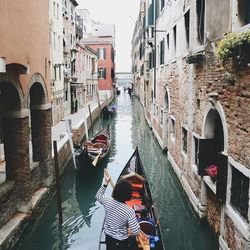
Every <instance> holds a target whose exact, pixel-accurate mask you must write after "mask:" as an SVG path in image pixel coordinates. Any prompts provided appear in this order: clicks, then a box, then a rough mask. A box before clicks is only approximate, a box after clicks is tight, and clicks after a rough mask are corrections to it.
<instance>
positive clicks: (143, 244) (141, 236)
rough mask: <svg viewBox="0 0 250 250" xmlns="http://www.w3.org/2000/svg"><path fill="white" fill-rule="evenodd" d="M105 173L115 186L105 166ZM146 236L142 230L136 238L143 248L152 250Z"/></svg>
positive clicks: (113, 185)
mask: <svg viewBox="0 0 250 250" xmlns="http://www.w3.org/2000/svg"><path fill="white" fill-rule="evenodd" d="M104 174H105V175H106V177H107V178H110V180H109V182H110V184H111V186H112V188H114V187H115V184H114V182H113V180H112V179H111V176H110V174H109V172H108V170H107V169H106V168H104ZM145 237H146V236H145V235H144V233H143V232H142V231H141V232H140V233H139V235H137V236H136V239H137V241H139V242H140V245H141V247H142V249H143V250H150V245H149V244H146V243H145ZM147 241H148V239H147Z"/></svg>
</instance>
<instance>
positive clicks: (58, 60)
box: [49, 0, 64, 125]
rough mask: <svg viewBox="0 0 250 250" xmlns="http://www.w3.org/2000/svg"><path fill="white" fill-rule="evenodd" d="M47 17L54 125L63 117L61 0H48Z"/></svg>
mask: <svg viewBox="0 0 250 250" xmlns="http://www.w3.org/2000/svg"><path fill="white" fill-rule="evenodd" d="M49 17H50V21H49V28H50V62H51V63H50V75H51V83H50V87H51V103H52V125H55V124H57V123H58V122H60V121H61V120H62V119H63V118H64V77H63V67H64V63H63V15H62V1H59V0H50V8H49Z"/></svg>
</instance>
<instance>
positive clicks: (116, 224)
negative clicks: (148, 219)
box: [96, 186, 140, 240]
mask: <svg viewBox="0 0 250 250" xmlns="http://www.w3.org/2000/svg"><path fill="white" fill-rule="evenodd" d="M105 190H106V188H105V187H103V186H102V187H101V188H100V189H99V190H98V192H97V194H96V199H97V200H98V201H99V202H100V203H101V204H102V205H103V206H104V208H105V213H106V218H105V223H104V232H105V234H107V235H109V236H110V237H112V238H114V239H117V240H125V239H127V238H128V227H129V228H130V229H131V232H132V234H133V235H138V234H139V232H140V226H139V223H138V221H137V219H136V216H135V211H134V210H133V209H132V208H131V207H129V206H128V205H127V204H125V203H122V202H119V201H117V200H115V199H113V198H112V197H110V196H106V195H104V192H105Z"/></svg>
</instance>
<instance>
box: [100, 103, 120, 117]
mask: <svg viewBox="0 0 250 250" xmlns="http://www.w3.org/2000/svg"><path fill="white" fill-rule="evenodd" d="M116 110H117V106H116V105H115V104H114V105H112V106H109V107H108V106H105V107H104V108H103V109H102V115H103V117H104V118H110V117H111V116H113V115H114V114H115V113H116Z"/></svg>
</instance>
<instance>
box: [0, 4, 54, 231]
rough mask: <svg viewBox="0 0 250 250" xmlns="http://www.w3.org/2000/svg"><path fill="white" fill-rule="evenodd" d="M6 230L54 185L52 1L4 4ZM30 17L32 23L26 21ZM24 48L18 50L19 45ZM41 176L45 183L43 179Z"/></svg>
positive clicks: (1, 76) (0, 79)
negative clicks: (41, 190) (35, 197)
mask: <svg viewBox="0 0 250 250" xmlns="http://www.w3.org/2000/svg"><path fill="white" fill-rule="evenodd" d="M0 9H1V15H0V20H1V25H0V34H1V36H2V37H4V39H1V40H0V57H1V59H0V61H1V69H0V93H1V94H0V103H1V106H0V107H1V109H0V110H1V111H0V116H1V134H2V136H3V140H2V142H3V148H4V158H5V162H4V163H1V168H3V169H1V182H2V183H1V187H0V188H1V198H0V199H1V200H0V204H1V208H0V213H1V215H2V216H1V219H0V227H1V226H2V225H3V224H4V223H6V221H8V219H10V218H11V217H12V216H13V215H14V214H15V213H16V212H20V211H25V212H26V211H28V210H29V209H30V208H31V205H32V204H31V198H32V194H33V192H34V191H35V190H37V189H38V188H40V187H46V186H47V185H49V184H50V183H51V180H52V176H53V174H52V169H51V102H50V81H51V77H50V48H49V42H48V41H49V12H48V9H49V1H44V0H38V1H35V2H34V1H25V2H20V1H11V2H5V1H2V2H1V3H0ZM27 13H28V14H29V18H24V17H25V16H26V15H27ZM17 45H18V46H17ZM38 176H39V178H38Z"/></svg>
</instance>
